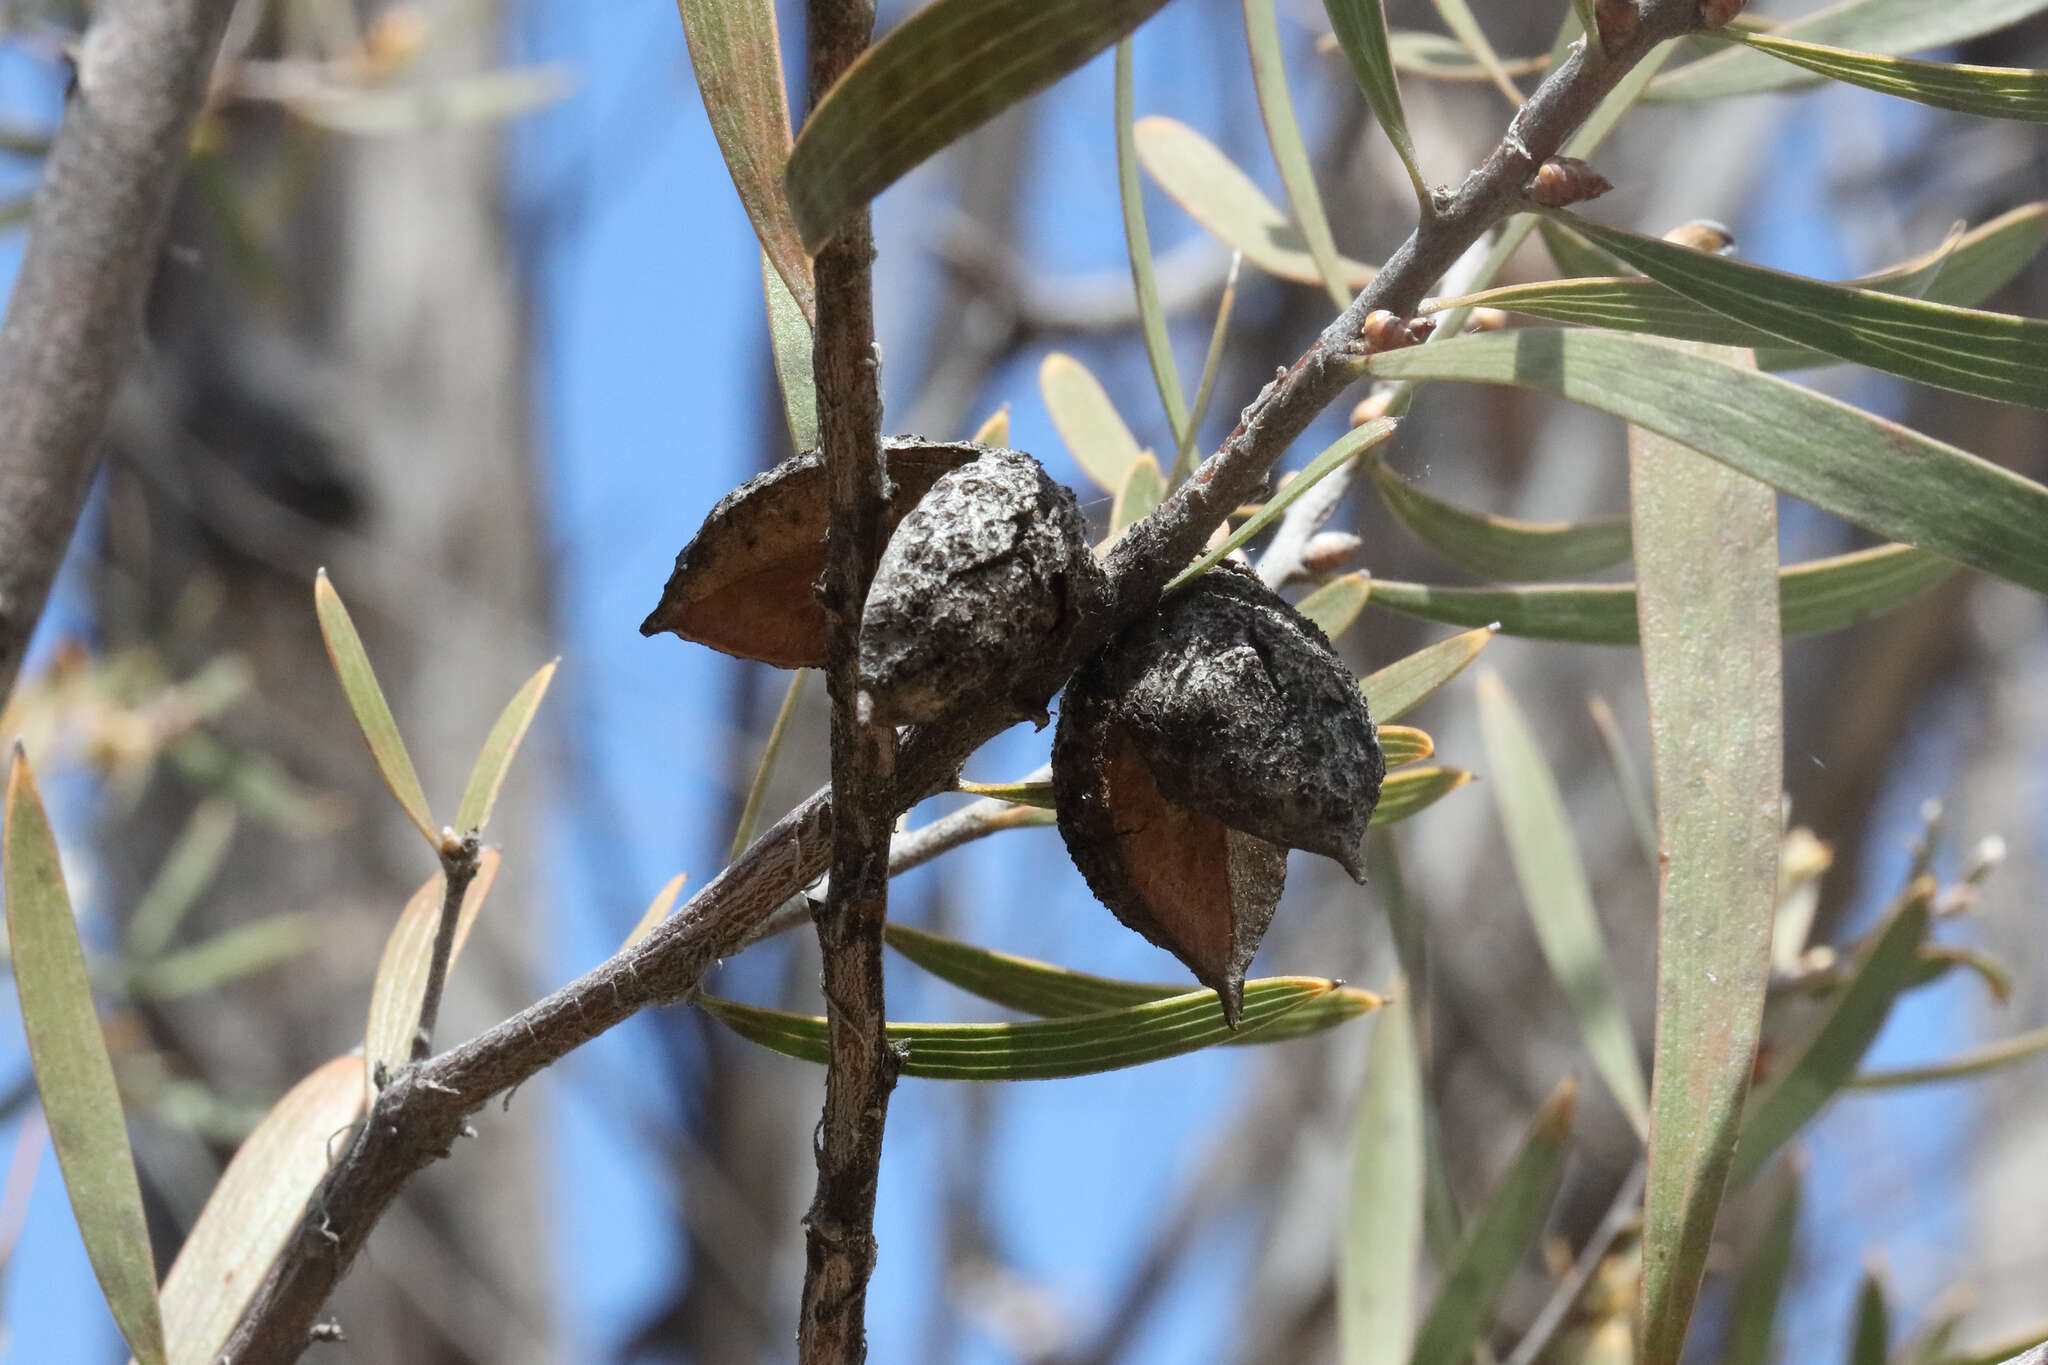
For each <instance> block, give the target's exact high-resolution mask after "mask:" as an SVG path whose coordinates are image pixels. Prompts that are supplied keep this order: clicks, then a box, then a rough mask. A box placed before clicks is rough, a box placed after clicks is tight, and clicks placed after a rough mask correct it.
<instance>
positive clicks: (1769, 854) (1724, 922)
mask: <svg viewBox="0 0 2048 1365" xmlns="http://www.w3.org/2000/svg"><path fill="white" fill-rule="evenodd" d="M1746 360H1747V357H1746V356H1743V357H1732V358H1731V362H1730V363H1734V364H1741V363H1744V362H1745V361H1746ZM1629 503H1630V507H1631V515H1632V517H1633V518H1634V522H1635V533H1636V534H1635V542H1636V547H1637V548H1636V572H1637V574H1638V575H1639V578H1640V583H1639V585H1638V590H1637V601H1636V610H1637V615H1638V617H1639V619H1640V621H1641V633H1642V648H1643V678H1644V682H1645V684H1646V685H1647V687H1648V691H1649V699H1650V757H1651V770H1652V772H1653V773H1654V774H1655V778H1656V784H1657V821H1658V835H1659V838H1658V847H1659V851H1660V855H1661V856H1660V858H1659V878H1658V897H1657V1040H1656V1062H1655V1066H1654V1068H1653V1074H1654V1076H1655V1078H1656V1083H1655V1088H1654V1094H1653V1095H1652V1097H1651V1103H1652V1110H1653V1113H1652V1117H1651V1121H1650V1146H1649V1181H1648V1184H1647V1185H1646V1187H1645V1194H1644V1206H1643V1207H1644V1236H1643V1245H1644V1256H1643V1281H1642V1299H1641V1303H1642V1307H1641V1312H1640V1315H1639V1317H1640V1322H1641V1325H1642V1360H1643V1362H1644V1365H1678V1359H1679V1355H1680V1353H1681V1352H1682V1351H1683V1349H1684V1346H1685V1336H1686V1329H1687V1327H1688V1326H1689V1325H1690V1323H1691V1321H1692V1314H1693V1308H1694V1305H1695V1303H1696V1301H1697V1299H1698V1296H1699V1289H1700V1282H1701V1279H1702V1277H1703V1276H1704V1275H1705V1273H1706V1264H1707V1250H1708V1247H1709V1245H1710V1243H1711V1242H1712V1240H1713V1235H1714V1222H1715V1219H1716V1217H1717V1215H1718V1213H1719V1211H1720V1207H1721V1196H1722V1192H1723V1190H1724V1188H1725V1186H1726V1184H1727V1180H1728V1167H1729V1163H1730V1161H1731V1160H1732V1158H1733V1155H1734V1151H1735V1142H1736V1132H1737V1129H1738V1127H1739V1125H1740V1122H1741V1118H1742V1101H1743V1096H1744V1095H1745V1094H1746V1093H1747V1092H1748V1089H1749V1077H1750V1073H1751V1070H1752V1069H1753V1067H1754V1065H1755V1060H1756V1047H1757V1036H1758V1033H1759V1031H1760V1030H1761V1028H1762V1026H1763V1005H1764V988H1765V987H1766V986H1767V985H1768V984H1769V981H1770V965H1771V926H1772V923H1773V920H1774V917H1775V912H1776V909H1777V901H1778V836H1779V834H1780V832H1781V830H1782V829H1783V824H1784V817H1783V812H1782V809H1781V801H1782V793H1783V792H1784V790H1785V786H1784V773H1783V761H1784V760H1783V755H1784V747H1785V739H1784V689H1783V685H1782V681H1781V677H1782V664H1781V650H1782V648H1783V646H1782V642H1781V639H1780V630H1779V623H1778V619H1777V613H1778V597H1779V587H1778V502H1777V494H1775V493H1773V492H1772V491H1771V489H1770V487H1769V485H1767V484H1763V483H1759V482H1758V481H1756V480H1755V479H1753V478H1750V477H1749V476H1748V475H1746V474H1743V473H1740V472H1738V471H1736V470H1733V469H1730V468H1728V467H1727V466H1726V465H1723V464H1718V463H1716V462H1715V461H1713V460H1710V459H1708V458H1706V457H1705V456H1703V455H1699V454H1696V453H1694V452H1693V451H1691V450H1687V449H1686V448H1685V447H1683V446H1681V445H1678V444H1677V443H1675V442H1673V441H1671V440H1669V439H1667V438H1665V437H1662V436H1657V435H1654V434H1652V433H1649V432H1644V431H1631V432H1630V433H1629ZM1707 773H1711V774H1712V775H1713V779H1712V780H1711V781H1702V780H1701V775H1702V774H1707Z"/></svg>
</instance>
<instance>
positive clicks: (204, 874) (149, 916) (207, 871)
mask: <svg viewBox="0 0 2048 1365" xmlns="http://www.w3.org/2000/svg"><path fill="white" fill-rule="evenodd" d="M234 837H235V808H234V806H233V805H231V804H230V803H229V802H226V801H223V800H221V799H220V798H219V797H209V798H208V799H207V800H205V801H203V802H201V803H200V804H199V806H198V807H197V808H195V809H194V810H193V812H192V818H191V819H189V820H187V821H186V822H185V828H184V829H183V830H181V831H180V832H179V834H178V841H177V842H176V843H175V844H172V845H171V851H170V852H169V853H168V854H166V855H165V856H164V861H163V866H161V867H159V868H158V869H157V873H156V876H155V877H153V878H152V879H151V880H150V883H149V889H148V890H147V891H144V892H143V893H142V899H141V900H140V901H138V902H136V905H135V913H134V914H133V915H130V916H129V917H128V928H127V931H126V932H125V933H124V934H123V935H122V938H123V941H124V942H125V943H126V945H127V949H128V954H127V955H128V956H129V957H131V958H134V959H137V960H140V959H143V958H150V957H155V956H156V955H157V954H158V953H160V952H162V951H163V950H164V947H165V946H166V945H167V944H169V943H170V941H171V936H172V935H174V934H176V933H177V932H178V926H179V925H180V924H182V923H183V922H184V919H185V913H186V912H187V911H188V910H190V909H191V908H192V906H193V903H194V902H196V901H197V900H198V899H199V894H200V893H201V892H202V891H204V890H206V887H207V885H208V883H210V882H212V881H213V877H214V874H215V873H216V872H218V871H220V865H221V860H222V859H223V858H225V857H226V856H227V851H228V843H229V841H230V840H232V839H233V838H234Z"/></svg>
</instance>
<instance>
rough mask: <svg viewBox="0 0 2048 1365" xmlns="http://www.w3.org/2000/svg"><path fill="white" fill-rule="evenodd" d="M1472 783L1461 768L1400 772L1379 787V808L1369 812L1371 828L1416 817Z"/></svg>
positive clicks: (1468, 774) (1416, 769)
mask: <svg viewBox="0 0 2048 1365" xmlns="http://www.w3.org/2000/svg"><path fill="white" fill-rule="evenodd" d="M1471 780H1472V774H1471V773H1469V772H1467V771H1465V770H1464V769H1463V768H1403V769H1401V770H1400V771H1399V772H1392V773H1388V774H1387V780H1386V781H1385V782H1383V783H1381V784H1380V801H1379V804H1378V805H1376V806H1374V807H1373V808H1372V828H1374V829H1378V828H1379V827H1380V826H1382V825H1391V824H1393V823H1395V822H1396V821H1398V820H1406V819H1407V818H1408V817H1410V816H1411V815H1420V814H1421V813H1422V812H1423V811H1425V810H1427V809H1429V807H1431V806H1433V805H1435V804H1436V803H1437V802H1439V801H1441V800H1443V799H1444V798H1445V797H1446V796H1449V795H1450V794H1451V793H1452V792H1454V791H1456V790H1457V789H1458V788H1460V787H1462V786H1464V785H1465V784H1466V783H1467V782H1470V781H1471Z"/></svg>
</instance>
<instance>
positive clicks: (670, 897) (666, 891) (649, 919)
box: [619, 872, 690, 953]
mask: <svg viewBox="0 0 2048 1365" xmlns="http://www.w3.org/2000/svg"><path fill="white" fill-rule="evenodd" d="M689 876H690V874H689V873H687V872H678V873H676V875H675V876H673V877H670V878H669V879H668V881H667V882H666V883H664V884H663V886H662V888H661V890H659V891H657V892H655V893H654V899H653V900H651V901H649V902H647V908H646V909H645V910H644V911H642V912H641V914H640V919H639V921H638V922H637V923H635V924H634V925H633V929H632V932H630V933H628V934H627V935H626V941H625V942H624V943H621V944H620V945H619V951H620V952H622V953H623V952H625V951H626V949H628V948H630V947H632V946H633V945H634V944H636V943H638V942H639V941H640V940H641V939H643V938H646V937H647V936H648V935H649V934H651V933H653V932H654V931H655V929H656V928H657V927H658V926H659V925H660V924H661V922H662V921H663V920H665V919H667V918H668V912H669V910H670V909H671V908H673V907H674V905H675V903H676V896H677V894H678V893H680V892H681V891H682V889H683V883H684V882H685V881H687V880H689Z"/></svg>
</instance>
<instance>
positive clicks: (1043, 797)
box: [954, 781, 1053, 810]
mask: <svg viewBox="0 0 2048 1365" xmlns="http://www.w3.org/2000/svg"><path fill="white" fill-rule="evenodd" d="M954 790H955V791H963V792H966V793H967V794H968V795H969V796H985V797H988V798H990V799H991V800H995V801H1008V802H1011V803H1013V804H1015V805H1019V806H1036V807H1037V808H1038V809H1040V810H1051V809H1053V794H1052V783H1051V782H1031V781H1025V782H957V783H955V784H954Z"/></svg>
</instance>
